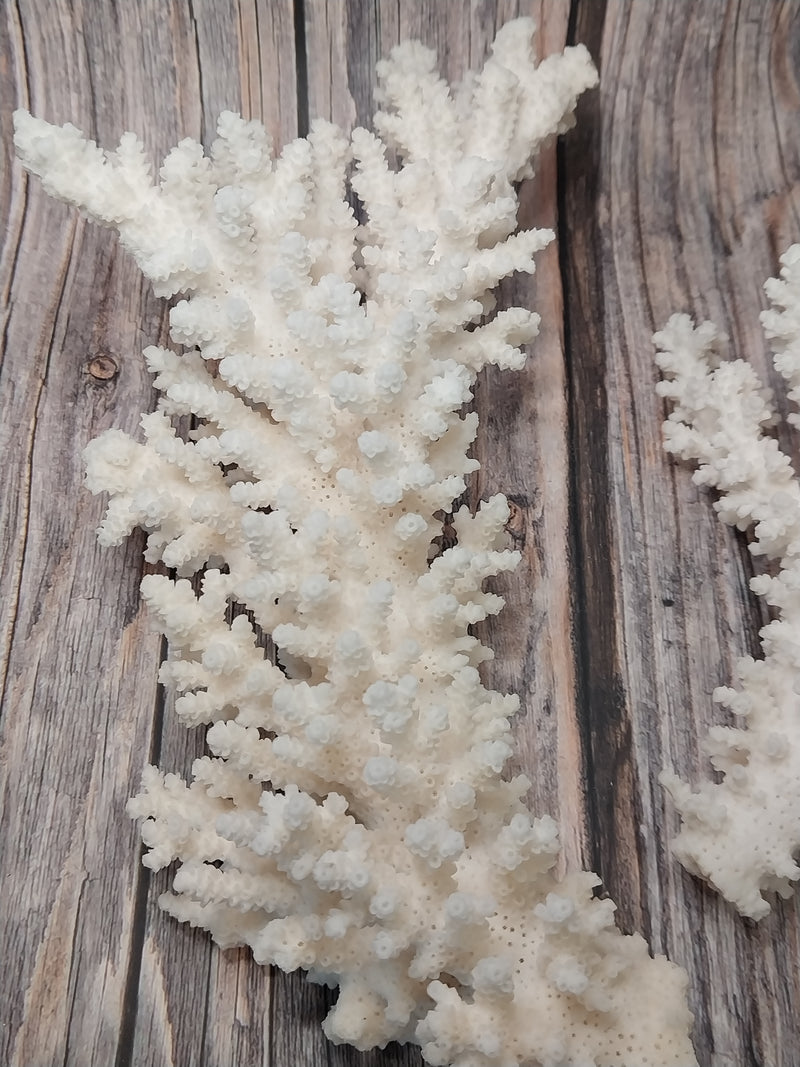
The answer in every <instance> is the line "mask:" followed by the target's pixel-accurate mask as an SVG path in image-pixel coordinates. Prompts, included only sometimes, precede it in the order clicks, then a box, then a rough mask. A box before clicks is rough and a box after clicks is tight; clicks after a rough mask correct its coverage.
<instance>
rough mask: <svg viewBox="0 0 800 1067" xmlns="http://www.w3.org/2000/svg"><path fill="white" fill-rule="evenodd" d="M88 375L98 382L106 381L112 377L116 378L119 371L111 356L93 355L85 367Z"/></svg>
mask: <svg viewBox="0 0 800 1067" xmlns="http://www.w3.org/2000/svg"><path fill="white" fill-rule="evenodd" d="M86 369H87V370H88V372H89V375H90V376H91V377H92V378H94V379H95V381H98V382H108V381H110V380H111V379H112V378H116V376H117V374H118V373H119V367H118V366H117V363H116V360H114V359H112V358H111V356H105V355H100V356H95V357H94V359H93V360H92V361H91V363H89V365H88V366H87V368H86Z"/></svg>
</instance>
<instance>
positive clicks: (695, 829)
mask: <svg viewBox="0 0 800 1067" xmlns="http://www.w3.org/2000/svg"><path fill="white" fill-rule="evenodd" d="M798 262H800V246H798V245H795V246H794V247H793V248H791V249H790V250H789V252H787V254H786V255H785V256H784V257H783V259H782V263H783V270H782V272H781V279H780V280H778V279H773V280H772V281H770V282H768V283H767V286H766V289H767V293H768V295H769V296H770V298H771V299H772V301H773V304H774V305H776V306H775V307H774V308H773V309H772V310H770V311H767V312H765V313H764V314H763V316H762V321H763V324H764V327H765V330H766V332H767V335H768V336H770V337H772V338H773V339H774V341H775V366H776V368H777V369H778V370H779V371H780V373H781V374H783V376H784V377H785V378H786V380H787V382H788V384H789V386H790V390H791V391H790V393H789V395H790V397H791V398H792V399H794V400H795V401H796V400H797V381H798V367H799V366H800V329H798V326H800V320H799V319H798V308H800V270H798ZM720 340H721V338H720V337H719V335H718V334H717V332H716V330H715V328H714V327H713V326H712V325H711V323H708V322H706V323H703V324H702V325H701V326H699V327H697V328H695V327H694V326H693V325H692V323H691V320H690V319H688V317H686V316H683V315H676V316H673V318H672V319H670V321H669V323H668V324H667V326H666V328H665V329H664V330H663V331H662V332H661V333H659V334H656V336H655V341H656V344H657V345H658V347H659V348H660V352H659V354H658V356H657V361H658V364H659V366H660V367H661V369H662V371H663V373H664V375H665V379H666V380H665V381H663V382H661V383H660V384H659V392H660V393H661V394H662V395H663V396H665V397H667V398H668V399H669V400H670V401H671V402H672V403H673V405H674V407H673V411H672V413H671V414H670V416H669V418H668V420H667V422H666V423H665V424H664V436H665V448H666V449H667V451H669V452H674V453H676V454H678V455H679V456H681V457H682V458H683V459H686V460H690V461H692V462H694V463H696V464H697V465H698V469H697V472H696V473H695V475H694V481H696V482H697V483H698V484H701V485H709V486H712V487H713V488H715V489H717V490H718V492H719V497H718V499H717V500H716V502H715V504H714V507H715V509H716V511H717V512H718V514H719V516H720V518H721V519H722V520H723V522H726V523H728V524H730V525H731V526H736V527H737V528H738V529H739V530H748V529H752V532H753V541H752V543H751V545H750V550H751V552H753V553H754V554H755V555H763V556H765V557H766V558H767V559H770V560H774V561H776V562H777V564H778V572H777V573H776V574H775V575H774V576H771V575H768V574H762V575H758V576H757V577H755V578H753V579H752V580H751V583H750V588H751V589H752V590H753V592H755V593H757V594H758V595H759V596H763V597H764V599H765V600H766V602H767V603H768V604H769V605H770V606H772V607H774V608H777V610H778V617H777V618H776V619H775V620H774V621H772V622H770V623H768V624H767V625H766V626H765V627H764V628H763V629H762V630H761V641H762V646H763V649H764V659H763V660H759V661H755V660H753V659H752V658H750V657H749V656H746V657H744V658H742V659H741V660H740V661H739V663H738V666H737V682H738V684H737V686H736V688H729V687H720V688H718V689H716V690H715V692H714V699H715V700H716V701H717V702H718V703H720V704H722V705H723V706H724V707H727V708H729V709H730V710H731V711H732V712H733V714H734V715H735V716H737V717H739V718H740V719H741V720H742V724H741V725H740V726H737V727H722V726H717V727H714V728H713V729H712V730H711V731H710V733H709V737H708V740H707V743H706V748H707V750H708V752H709V755H710V757H711V762H712V764H713V765H714V767H715V769H716V770H718V771H720V772H722V775H723V780H722V782H721V783H710V782H709V783H705V784H704V785H702V786H701V787H700V789H699V791H698V792H692V790H691V788H690V787H689V786H688V785H687V784H686V783H685V782H683V781H681V780H680V779H679V778H678V777H677V775H675V774H674V773H672V772H665V773H664V774H663V775H662V779H661V780H662V783H663V784H664V785H665V786H666V788H667V789H668V790H669V792H670V794H671V795H672V797H673V799H674V801H675V804H676V806H677V808H678V810H679V811H680V813H681V815H682V817H683V825H682V828H681V831H680V834H679V835H678V837H677V838H676V840H675V842H674V843H673V851H674V853H675V855H676V856H677V857H678V859H679V860H680V861H681V863H683V864H684V866H685V867H686V868H687V869H688V870H689V871H691V872H692V873H694V874H697V875H700V876H701V877H703V878H706V879H707V880H708V881H709V882H710V883H711V884H712V885H713V886H714V887H715V888H716V889H718V890H719V891H720V892H721V893H722V894H723V896H725V897H726V898H727V899H728V900H730V901H731V902H732V903H733V904H735V905H736V907H737V908H738V909H739V911H740V912H742V914H743V915H748V916H750V917H751V918H754V919H759V918H762V917H763V916H764V915H766V914H767V913H768V912H769V910H770V906H769V903H768V902H767V900H766V899H765V897H764V894H765V893H769V892H772V891H777V892H778V893H779V894H780V895H781V896H784V897H786V896H789V895H790V894H791V891H792V890H791V883H792V882H794V881H796V880H797V879H798V878H799V877H800V867H798V866H797V864H796V862H795V860H794V853H795V852H796V851H797V850H798V848H800V738H799V737H798V696H797V677H798V669H799V668H800V640H799V639H798V633H800V598H799V597H798V590H800V485H798V482H797V479H796V477H795V474H794V471H793V470H792V465H791V462H790V460H789V458H788V457H787V456H786V455H785V454H784V453H783V452H781V450H780V448H779V447H778V444H777V442H776V441H775V440H774V439H773V438H772V437H768V436H765V434H764V430H765V429H766V428H768V427H770V426H772V425H773V423H774V421H775V416H774V412H773V410H772V406H771V403H770V397H769V395H768V393H767V392H766V391H765V390H764V388H763V387H762V385H761V383H760V382H759V381H758V379H757V377H756V375H755V373H754V371H753V370H752V368H751V367H750V366H749V365H748V364H747V363H745V362H743V361H742V360H734V361H730V362H721V361H720V359H719V347H720ZM796 418H797V417H796V416H795V417H794V419H795V421H796Z"/></svg>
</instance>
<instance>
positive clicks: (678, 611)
mask: <svg viewBox="0 0 800 1067" xmlns="http://www.w3.org/2000/svg"><path fill="white" fill-rule="evenodd" d="M797 14H798V12H797V8H796V6H795V5H790V4H780V3H770V4H761V3H742V4H739V3H728V2H725V0H714V2H712V3H708V4H703V5H688V4H683V3H681V2H677V0H676V2H662V3H659V4H652V5H651V4H629V3H624V2H619V0H614V2H609V3H608V4H607V5H586V4H582V5H579V7H578V12H577V25H576V35H577V36H578V38H579V39H582V40H584V41H586V43H587V44H589V46H590V48H591V49H592V50H593V52H594V54H595V55H597V56H598V57H599V59H600V64H601V69H602V79H601V89H600V92H599V94H597V95H595V96H594V97H593V98H592V99H590V100H587V101H586V102H585V104H584V105H583V106H582V114H581V117H580V119H579V126H578V130H577V131H576V133H575V135H573V136H572V137H571V139H570V140H569V141H568V142H567V147H566V149H565V174H564V181H565V186H564V188H565V194H566V200H565V208H566V216H565V220H564V221H565V224H566V226H567V227H568V228H569V231H570V234H571V240H570V242H569V244H568V245H567V247H566V250H565V251H566V257H567V261H568V264H569V270H568V278H567V294H568V305H567V306H568V328H569V336H570V346H569V347H570V352H571V358H572V371H571V373H572V380H573V390H574V405H573V417H574V420H575V426H576V431H577V441H576V454H577V455H578V457H579V459H578V474H579V483H578V484H579V494H578V498H577V499H578V503H579V509H580V548H581V552H582V556H583V558H584V560H585V564H586V574H585V578H584V582H585V585H584V596H583V603H582V608H583V610H584V611H585V612H586V624H585V640H584V648H583V654H584V672H585V673H584V677H585V678H586V683H585V687H584V696H585V705H584V712H585V714H586V715H587V724H586V725H587V732H588V736H589V741H590V743H589V761H590V771H591V775H590V788H591V790H592V792H593V794H594V798H595V802H594V808H593V819H592V826H593V836H594V840H595V842H596V844H597V856H596V862H597V864H598V866H599V869H600V872H601V874H602V876H603V878H604V881H605V884H606V886H607V887H608V889H609V891H610V893H611V895H612V896H613V897H614V899H615V900H616V901H617V902H618V904H619V906H620V912H619V914H620V918H621V923H622V925H623V926H624V927H625V928H627V929H630V928H637V929H640V930H642V931H643V932H644V933H645V935H646V936H647V937H648V938H649V940H650V943H651V945H652V946H653V948H655V949H659V950H664V949H666V951H667V953H668V954H669V956H670V958H672V959H673V960H675V961H676V962H678V963H680V964H681V965H683V966H684V967H686V968H687V970H688V971H689V976H690V990H691V1001H692V1005H693V1008H694V1010H695V1012H696V1014H697V1019H696V1044H697V1049H698V1054H699V1057H700V1062H701V1063H702V1064H713V1065H714V1067H722V1065H725V1067H734V1065H737V1067H738V1065H740V1064H764V1065H766V1064H769V1065H770V1067H781V1065H786V1067H788V1065H789V1064H794V1063H796V1062H797V1050H798V1048H800V1029H799V1028H798V1023H799V1022H800V1017H798V1015H797V1013H796V1012H794V1013H792V1012H791V1011H787V1005H788V1004H791V1003H794V1004H797V1002H798V993H800V989H798V981H799V979H798V973H799V972H798V962H800V960H799V958H798V948H797V909H798V902H797V898H796V897H795V898H793V899H792V900H791V901H789V902H787V903H785V904H781V905H779V906H777V907H776V908H775V911H774V913H773V914H772V915H771V916H770V917H769V918H768V919H767V920H765V921H764V922H763V923H762V924H761V925H760V926H758V927H754V926H753V925H752V924H749V923H747V922H745V921H743V920H741V919H740V918H738V917H737V916H736V915H735V913H734V912H733V909H732V908H730V906H728V905H727V904H725V903H724V902H723V901H721V900H720V899H719V898H718V897H717V896H716V895H715V894H713V893H711V892H710V891H709V890H708V889H706V888H705V887H704V886H702V885H701V884H700V883H699V882H698V881H696V880H694V879H692V878H690V877H688V876H687V875H685V874H684V873H683V872H682V871H681V869H680V868H679V867H678V866H677V865H676V864H675V863H674V862H673V861H672V860H671V859H670V858H669V856H668V854H667V852H666V832H667V828H669V829H673V828H674V825H675V819H674V814H673V813H672V812H671V810H670V807H669V805H668V803H667V802H666V801H665V798H664V795H663V792H662V790H661V789H660V787H659V785H658V783H657V781H656V777H657V774H658V772H659V770H660V768H661V767H662V765H663V764H664V763H670V764H673V765H674V766H675V768H676V769H677V770H678V771H679V772H681V773H687V774H689V775H690V776H695V777H699V776H700V775H707V774H708V773H709V771H708V768H707V766H705V763H704V760H703V757H702V755H701V754H700V753H699V752H698V744H699V742H700V741H701V740H702V738H703V736H704V735H705V732H706V730H707V727H708V725H709V723H710V722H712V721H719V717H720V711H719V709H718V708H715V707H714V706H713V705H712V703H711V700H710V694H711V690H712V688H713V687H714V686H715V685H717V684H720V683H722V682H723V681H727V680H729V679H730V678H731V676H732V669H733V664H734V662H735V659H736V657H737V656H738V655H740V654H742V653H743V652H747V651H755V650H757V647H758V642H757V636H756V633H757V629H758V626H759V625H760V624H761V623H762V622H763V615H762V612H761V608H760V605H758V604H754V603H753V602H752V600H751V597H750V594H749V593H748V591H747V586H746V582H747V578H748V576H749V574H750V573H751V560H750V558H749V556H748V555H747V553H746V551H744V548H743V545H742V544H741V542H740V541H737V538H736V537H735V536H734V535H732V534H731V532H730V531H728V530H726V529H723V528H722V527H721V526H720V524H719V523H718V521H717V519H716V518H715V516H714V514H713V512H712V510H711V506H710V500H709V499H708V498H707V497H706V496H705V495H704V494H702V493H700V492H699V491H698V490H697V489H696V488H695V487H694V486H693V485H692V483H691V481H690V472H688V471H686V470H681V469H677V468H676V467H675V466H674V465H673V464H672V463H671V462H670V461H668V460H667V459H665V457H664V456H663V455H662V453H661V448H660V429H659V424H660V421H661V419H662V418H663V411H662V405H661V403H660V402H659V401H658V399H657V398H656V396H655V392H654V383H655V380H656V377H657V375H656V372H655V369H654V367H653V363H652V346H651V345H650V343H649V337H650V335H651V333H652V332H653V330H654V329H656V328H657V327H658V326H660V325H661V324H662V323H663V322H664V321H665V320H666V319H667V317H668V316H669V315H670V314H671V313H672V312H673V311H676V310H683V309H686V310H689V311H691V312H693V313H695V314H697V315H699V316H701V317H705V316H709V317H712V318H713V319H714V320H715V321H716V322H718V323H719V324H720V325H721V326H722V327H723V328H726V329H728V330H729V331H730V332H731V334H732V335H733V336H734V338H735V351H736V354H740V353H742V352H746V354H747V355H748V356H749V357H750V358H751V359H752V360H753V362H754V363H755V364H756V366H757V367H759V369H763V368H764V367H765V365H766V362H767V354H766V349H765V346H764V342H763V339H762V338H761V336H760V331H759V328H758V312H759V310H760V308H761V307H762V306H763V297H762V294H761V292H760V285H761V282H762V281H763V280H764V279H765V278H766V277H767V276H768V275H769V274H771V273H773V272H774V270H775V267H776V257H775V251H776V245H777V246H778V247H782V246H783V245H784V244H786V243H788V241H789V238H790V236H791V234H792V233H794V235H795V237H796V235H797V216H796V210H795V205H794V201H795V197H796V191H795V190H793V189H792V184H791V183H792V182H793V181H796V178H797V175H798V173H800V154H799V153H798V148H797V143H796V138H793V137H792V136H791V135H790V134H789V121H790V116H792V121H796V114H797V91H796V59H795V58H794V54H793V52H792V45H793V42H794V43H796V41H797V40H798V36H797V34H798V24H797ZM587 356H588V358H587Z"/></svg>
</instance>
